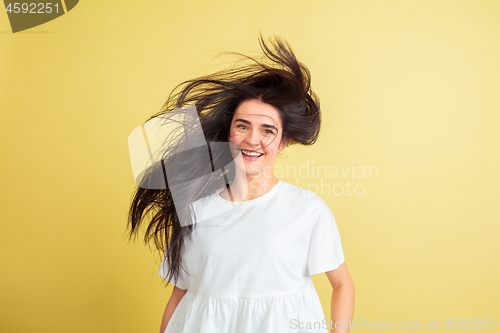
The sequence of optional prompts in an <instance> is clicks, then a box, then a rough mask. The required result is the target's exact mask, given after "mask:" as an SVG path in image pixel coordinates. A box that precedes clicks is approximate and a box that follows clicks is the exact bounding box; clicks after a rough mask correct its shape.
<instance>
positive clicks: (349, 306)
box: [325, 263, 354, 333]
mask: <svg viewBox="0 0 500 333" xmlns="http://www.w3.org/2000/svg"><path fill="white" fill-rule="evenodd" d="M325 274H326V276H327V277H328V280H330V283H331V285H332V288H333V295H332V317H331V319H332V323H331V327H332V330H331V332H336V333H347V332H349V329H350V324H351V320H352V316H353V313H354V282H353V281H352V279H351V275H350V274H349V271H348V270H347V266H346V264H345V263H343V264H342V265H340V266H339V268H337V269H335V270H333V271H329V272H325ZM335 323H338V324H337V327H338V329H337V328H335Z"/></svg>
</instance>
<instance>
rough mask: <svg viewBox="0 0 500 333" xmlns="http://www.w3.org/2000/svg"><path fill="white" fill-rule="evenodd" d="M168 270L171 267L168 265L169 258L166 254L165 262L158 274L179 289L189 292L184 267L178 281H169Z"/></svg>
mask: <svg viewBox="0 0 500 333" xmlns="http://www.w3.org/2000/svg"><path fill="white" fill-rule="evenodd" d="M168 269H169V265H168V261H167V256H166V254H165V255H164V256H163V261H162V263H161V265H160V269H159V270H158V274H160V275H161V277H163V278H164V279H165V280H167V281H168V282H170V283H172V284H173V285H174V286H176V287H177V288H179V289H182V290H187V283H186V278H185V273H184V270H183V269H182V267H180V271H179V276H178V278H177V281H173V279H171V280H168V279H167V274H168Z"/></svg>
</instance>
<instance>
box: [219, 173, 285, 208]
mask: <svg viewBox="0 0 500 333" xmlns="http://www.w3.org/2000/svg"><path fill="white" fill-rule="evenodd" d="M238 178H240V179H238ZM278 182H279V179H278V178H277V177H276V176H275V175H274V174H273V175H272V176H270V177H258V178H257V177H252V175H246V179H242V178H241V177H236V178H235V180H234V181H233V183H232V184H231V186H230V188H228V189H226V190H224V191H222V192H221V193H220V196H221V197H222V198H224V199H226V200H228V201H233V202H241V201H249V200H253V199H257V198H258V197H261V196H263V195H264V194H266V193H267V192H269V191H271V190H272V189H273V188H274V186H276V184H278Z"/></svg>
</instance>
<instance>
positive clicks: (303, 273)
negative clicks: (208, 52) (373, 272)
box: [129, 37, 354, 333]
mask: <svg viewBox="0 0 500 333" xmlns="http://www.w3.org/2000/svg"><path fill="white" fill-rule="evenodd" d="M259 41H260V44H261V48H262V50H263V52H264V55H265V58H264V60H262V61H259V60H256V59H253V58H250V57H246V58H247V59H250V60H251V61H252V63H251V64H250V65H248V66H243V67H238V68H236V69H232V70H227V71H222V72H218V73H215V74H213V75H210V76H205V77H201V78H198V79H195V80H191V81H187V82H185V83H183V84H181V85H179V86H178V87H177V88H179V87H180V88H182V89H180V91H179V92H178V93H177V94H175V95H173V96H172V95H171V96H170V97H169V99H168V101H167V102H166V103H165V105H164V108H163V110H162V111H161V112H160V113H159V114H158V115H155V116H159V115H170V114H173V113H175V112H179V108H182V107H185V106H186V105H194V106H195V110H196V113H197V115H198V116H199V121H200V124H201V130H202V132H203V135H204V137H205V139H206V141H207V142H208V147H209V153H210V161H211V165H212V169H211V170H212V171H213V170H215V171H214V172H212V174H218V175H219V176H218V177H212V178H209V179H207V178H203V177H198V176H199V175H201V174H206V170H205V171H203V170H201V169H203V168H204V166H203V164H204V163H200V162H199V161H200V155H199V154H198V153H196V152H197V151H198V150H199V149H201V150H202V151H203V150H205V149H206V148H205V147H201V146H199V145H195V146H196V148H193V149H189V150H186V149H185V148H186V145H188V143H189V142H191V141H190V140H189V139H187V137H184V139H182V138H181V139H179V140H170V141H169V143H167V144H166V148H165V151H164V153H163V161H164V167H163V171H164V172H163V174H165V173H166V174H167V185H166V188H165V189H160V190H158V189H157V190H154V189H148V188H147V186H144V184H145V182H143V183H142V187H141V186H139V187H138V188H137V191H136V193H135V196H134V199H133V202H132V205H131V209H130V215H129V222H130V226H131V235H132V234H133V233H137V232H138V229H139V225H140V224H141V222H142V221H143V220H144V218H145V215H146V213H148V212H153V213H154V214H153V218H152V220H151V222H150V223H149V225H148V229H147V231H146V235H145V240H146V242H147V241H149V239H151V238H153V239H154V240H155V243H156V245H157V248H158V249H160V250H165V249H166V250H165V255H164V260H163V262H162V265H161V267H160V270H159V273H160V275H162V276H163V277H164V278H165V280H167V281H168V282H172V283H173V284H174V285H175V287H174V290H173V292H172V296H171V297H170V300H169V301H168V303H167V306H166V309H165V313H164V316H163V320H162V323H161V328H160V332H164V333H171V332H176V333H177V332H189V333H191V332H217V333H224V332H228V333H229V332H238V333H242V332H252V333H254V332H273V333H274V332H328V330H327V328H328V327H331V328H332V331H334V330H335V331H343V332H348V331H349V322H350V319H351V318H352V315H353V308H354V285H353V282H352V280H351V278H350V275H349V272H348V270H347V267H346V264H345V262H344V255H343V252H342V246H341V242H340V236H339V234H338V230H337V226H336V223H335V219H334V217H333V215H332V213H331V211H330V209H329V208H328V206H327V205H326V204H325V202H324V201H323V200H322V199H321V198H319V197H318V196H316V195H315V194H314V193H312V192H310V191H307V190H302V189H299V188H298V187H295V186H292V185H290V184H287V183H285V182H282V181H280V180H279V179H278V178H277V177H276V176H275V174H274V172H273V165H274V162H275V158H276V155H277V154H278V153H280V152H281V151H283V149H285V147H287V146H289V145H292V144H297V143H298V144H302V145H311V144H313V143H314V142H316V140H317V137H318V134H319V128H320V109H319V101H318V99H317V98H316V96H315V95H314V93H313V92H312V89H311V87H310V75H309V71H308V70H307V68H306V67H305V66H304V65H303V64H301V63H300V62H298V61H297V59H296V58H295V55H294V54H293V52H292V50H291V48H290V47H289V45H288V44H287V43H286V42H284V41H282V40H280V39H275V40H274V41H272V42H271V47H270V46H269V45H267V44H266V43H265V42H264V41H263V40H262V37H261V38H260V40H259ZM266 61H267V62H266ZM175 110H176V111H175ZM174 111H175V112H174ZM181 112H182V109H181ZM188 127H189V128H192V127H190V126H188ZM184 128H187V127H186V126H184ZM174 141H175V143H173V142H174ZM214 142H219V143H220V142H229V146H227V145H226V147H228V148H227V149H229V150H230V151H231V154H230V156H231V157H232V159H234V160H233V161H232V164H231V163H228V162H229V161H228V159H227V152H226V154H224V152H223V150H224V149H221V150H220V151H217V149H214V147H215V145H212V143H214ZM210 147H211V148H210ZM197 149H198V150H197ZM186 151H188V152H189V153H185V152H186ZM181 153H182V154H181ZM207 156H208V155H207ZM221 156H226V158H225V159H224V158H222V157H221ZM181 157H182V158H181ZM218 158H219V160H218ZM222 160H224V163H222V162H221V161H222ZM197 161H198V162H197ZM214 165H215V167H214ZM228 165H232V166H233V168H232V169H231V168H230V167H229V168H228ZM172 166H173V167H172ZM224 166H225V168H224ZM169 168H170V169H169ZM197 168H198V169H199V170H198V171H196V170H195V169H197ZM216 169H220V170H222V172H219V173H217V172H216V171H217V170H216ZM227 169H231V170H229V172H228V170H227ZM165 170H167V171H166V172H165ZM172 170H173V171H172ZM200 170H201V171H200ZM161 171H162V169H161V168H160V167H159V165H157V166H156V168H152V169H151V170H150V171H149V175H154V174H155V172H156V174H157V175H158V174H161ZM209 171H210V170H209ZM188 174H190V175H193V174H195V175H196V177H191V178H195V179H203V180H200V181H194V182H193V183H189V184H190V185H189V186H185V185H184V184H186V183H183V182H182V181H181V182H179V181H178V180H179V177H181V178H182V175H184V176H185V175H188ZM169 175H175V176H170V177H169ZM220 176H223V177H224V179H225V183H226V186H225V187H224V186H220V184H221V182H220V179H221V178H220ZM197 177H198V178H197ZM152 178H154V176H151V179H152ZM184 180H185V179H184ZM214 184H215V186H214ZM217 184H219V185H217ZM229 185H230V186H229ZM173 186H177V188H176V189H175V190H174V189H173ZM180 188H182V189H183V191H184V192H183V193H182V194H181V195H178V194H177V193H178V192H179V189H180ZM207 189H209V190H207ZM177 197H182V198H183V200H180V199H176V198H177ZM181 211H182V214H181ZM186 221H187V222H186ZM167 240H168V241H167ZM323 272H324V273H325V274H326V275H327V277H328V279H329V281H330V283H331V285H332V287H333V295H332V313H331V320H332V322H330V321H326V320H324V315H323V310H322V308H321V303H320V301H319V297H318V295H317V293H316V290H315V289H314V286H313V284H312V282H311V276H312V275H314V274H319V273H323ZM168 282H167V284H168ZM335 323H337V324H336V325H335Z"/></svg>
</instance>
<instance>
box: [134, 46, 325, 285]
mask: <svg viewBox="0 0 500 333" xmlns="http://www.w3.org/2000/svg"><path fill="white" fill-rule="evenodd" d="M259 43H260V47H261V49H262V51H263V55H262V56H261V57H260V58H255V57H250V56H247V55H243V54H240V53H234V52H228V53H229V54H235V55H237V56H239V57H242V58H243V60H245V61H247V62H248V63H247V64H246V65H239V66H237V67H234V68H230V69H227V70H223V71H220V72H217V73H214V74H211V75H207V76H202V77H199V78H196V79H192V80H188V81H185V82H183V83H181V84H179V85H178V86H176V87H175V88H174V90H173V91H172V93H171V94H170V95H169V97H168V99H167V101H166V102H165V103H164V105H163V107H162V108H161V110H160V112H158V113H156V114H154V115H153V116H151V117H150V118H149V119H152V118H154V117H156V116H159V115H165V114H168V113H169V112H173V111H174V110H177V109H180V108H183V107H186V106H188V105H195V107H196V111H197V113H198V117H199V119H200V123H201V127H202V130H203V133H204V135H205V139H206V141H207V142H227V141H228V138H229V130H230V126H231V122H232V118H233V115H234V112H235V110H236V108H237V107H238V106H239V105H240V104H241V103H242V102H243V101H245V100H249V99H257V100H260V101H262V102H265V103H268V104H270V105H272V106H274V107H276V108H277V109H278V110H279V113H280V116H281V121H282V128H283V132H282V138H286V139H287V146H289V145H293V144H301V145H312V144H314V143H315V142H316V140H317V138H318V135H319V130H320V122H321V116H320V107H319V100H318V98H317V97H316V95H315V94H314V92H313V91H312V88H311V76H310V72H309V70H308V69H307V67H306V66H305V65H304V64H302V63H301V62H299V61H298V60H297V58H296V57H295V54H294V53H293V51H292V49H291V47H290V45H289V44H288V43H287V42H286V41H284V40H283V39H281V38H279V37H274V38H273V39H270V41H268V42H267V43H266V42H265V41H264V39H263V37H262V36H260V37H259ZM169 149H170V148H165V150H166V151H168V150H169ZM168 158H169V156H168V154H167V153H166V154H165V159H164V160H165V161H166V162H165V163H168ZM198 164H199V163H198ZM193 165H194V166H196V165H197V163H196V161H195V160H192V161H189V162H186V167H193ZM155 173H156V175H155ZM161 174H162V169H161V167H160V166H159V165H157V166H156V168H152V169H151V170H149V176H150V177H155V176H158V175H161ZM146 179H147V177H146ZM171 185H172V184H171ZM201 188H205V187H204V186H200V189H201ZM211 193H213V190H212V191H209V192H207V191H199V193H195V195H193V196H191V198H192V199H191V202H192V201H194V200H197V199H199V198H201V197H203V196H206V195H209V194H211ZM188 203H189V202H188ZM176 208H177V209H179V207H174V202H173V198H172V193H171V191H170V189H169V186H168V182H167V185H166V189H158V190H152V189H147V188H143V187H141V186H137V188H136V189H135V191H134V193H133V198H132V201H131V206H130V210H129V213H128V225H127V229H128V230H129V231H130V232H129V237H130V238H132V236H133V235H137V234H139V228H140V227H141V226H142V225H146V226H147V228H146V231H145V235H144V242H145V243H146V244H148V243H149V242H150V241H151V240H153V242H154V244H155V246H156V249H157V250H158V251H160V253H162V254H163V255H165V256H166V258H167V260H168V268H169V270H168V273H167V283H166V286H167V285H168V280H170V281H176V280H177V278H178V275H179V272H180V269H181V268H182V267H181V266H182V265H181V263H182V251H183V246H184V240H185V237H187V236H188V235H189V234H190V233H191V232H192V230H193V228H194V224H189V225H186V226H181V224H180V221H179V216H178V212H177V210H176ZM186 208H187V207H186ZM148 216H150V219H148Z"/></svg>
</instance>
